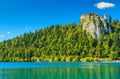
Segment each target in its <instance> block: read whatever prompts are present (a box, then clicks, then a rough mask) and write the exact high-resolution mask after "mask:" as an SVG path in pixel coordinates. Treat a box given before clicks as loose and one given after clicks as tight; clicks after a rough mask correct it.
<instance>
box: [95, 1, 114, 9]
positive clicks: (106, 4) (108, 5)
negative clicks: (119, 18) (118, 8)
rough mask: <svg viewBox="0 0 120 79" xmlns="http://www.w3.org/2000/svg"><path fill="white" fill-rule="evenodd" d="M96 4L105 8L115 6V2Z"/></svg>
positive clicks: (99, 7) (100, 7)
mask: <svg viewBox="0 0 120 79" xmlns="http://www.w3.org/2000/svg"><path fill="white" fill-rule="evenodd" d="M94 6H96V7H97V8H98V9H105V8H112V7H115V4H113V3H109V2H99V3H97V4H95V5H94Z"/></svg>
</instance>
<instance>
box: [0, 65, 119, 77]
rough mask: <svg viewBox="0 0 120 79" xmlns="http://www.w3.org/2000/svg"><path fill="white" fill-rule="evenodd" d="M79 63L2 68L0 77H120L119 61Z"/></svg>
mask: <svg viewBox="0 0 120 79" xmlns="http://www.w3.org/2000/svg"><path fill="white" fill-rule="evenodd" d="M79 64H80V65H81V67H78V68H76V67H75V68H74V67H73V68H69V67H68V68H67V67H66V68H0V79H120V76H119V73H120V66H119V65H120V64H119V63H117V64H118V65H117V64H115V65H112V64H114V63H111V65H110V64H94V63H93V64H91V65H90V64H88V65H87V64H86V65H87V66H88V67H82V64H83V63H79ZM51 65H52V64H51ZM54 65H55V64H54ZM69 65H72V66H74V65H75V64H74V63H72V64H69ZM86 65H83V66H86ZM48 66H49V63H48Z"/></svg>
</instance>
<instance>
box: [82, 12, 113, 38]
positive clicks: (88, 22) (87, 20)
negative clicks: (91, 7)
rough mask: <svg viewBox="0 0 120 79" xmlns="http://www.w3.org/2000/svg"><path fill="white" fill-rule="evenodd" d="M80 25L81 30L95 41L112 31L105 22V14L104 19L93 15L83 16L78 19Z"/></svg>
mask: <svg viewBox="0 0 120 79" xmlns="http://www.w3.org/2000/svg"><path fill="white" fill-rule="evenodd" d="M80 23H81V24H82V28H83V29H84V30H86V32H89V33H90V34H91V35H92V36H93V37H94V38H96V39H99V38H100V37H101V36H102V35H104V34H105V33H110V32H111V31H112V29H111V27H110V26H109V23H108V22H107V15H106V14H105V15H104V17H101V16H98V15H97V14H94V13H90V14H84V15H82V16H81V17H80Z"/></svg>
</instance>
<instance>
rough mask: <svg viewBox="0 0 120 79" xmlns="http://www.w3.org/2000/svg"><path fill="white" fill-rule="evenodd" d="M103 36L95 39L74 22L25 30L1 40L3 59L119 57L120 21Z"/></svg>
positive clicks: (43, 59) (115, 22)
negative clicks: (18, 34) (15, 35)
mask: <svg viewBox="0 0 120 79" xmlns="http://www.w3.org/2000/svg"><path fill="white" fill-rule="evenodd" d="M110 25H111V26H112V28H113V29H114V30H113V32H111V33H106V34H105V35H104V36H103V37H102V38H101V39H95V38H93V37H92V36H91V35H90V34H89V33H87V32H86V31H85V30H82V29H81V24H79V25H78V26H77V25H76V24H75V23H72V24H68V25H56V26H50V27H46V28H44V29H40V30H36V31H35V32H29V33H24V34H23V35H20V36H18V37H15V38H13V39H10V40H6V41H4V42H1V43H0V61H5V62H8V61H11V62H15V61H22V62H23V61H81V59H82V58H86V59H88V57H89V58H90V59H91V60H92V59H93V60H97V58H103V59H104V58H109V59H112V60H113V59H120V22H119V21H118V20H114V21H113V22H112V23H111V24H110Z"/></svg>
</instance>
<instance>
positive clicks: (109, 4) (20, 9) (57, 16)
mask: <svg viewBox="0 0 120 79" xmlns="http://www.w3.org/2000/svg"><path fill="white" fill-rule="evenodd" d="M90 12H94V13H97V14H98V15H100V16H103V15H104V13H106V14H108V15H111V16H112V18H113V19H119V20H120V0H0V42H1V41H3V40H7V39H12V38H14V37H16V36H19V35H21V34H23V33H25V32H29V31H32V32H34V31H35V30H37V29H41V28H45V27H46V26H50V25H56V24H69V23H73V22H74V23H76V24H78V21H79V19H80V16H81V15H82V14H87V13H90Z"/></svg>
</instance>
